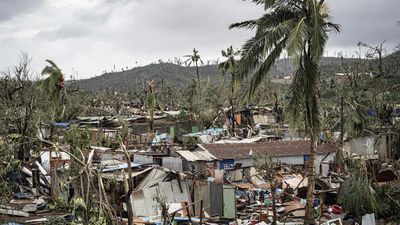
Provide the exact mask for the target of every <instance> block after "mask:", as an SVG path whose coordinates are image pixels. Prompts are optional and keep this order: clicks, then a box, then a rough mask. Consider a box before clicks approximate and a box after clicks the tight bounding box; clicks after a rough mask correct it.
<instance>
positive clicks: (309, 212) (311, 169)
mask: <svg viewBox="0 0 400 225" xmlns="http://www.w3.org/2000/svg"><path fill="white" fill-rule="evenodd" d="M315 133H316V132H312V133H311V137H310V138H311V146H310V156H309V161H308V168H307V174H308V184H307V205H306V214H305V220H304V224H306V225H310V224H315V223H314V215H313V201H314V189H315V161H316V155H317V145H318V138H317V137H316V135H315Z"/></svg>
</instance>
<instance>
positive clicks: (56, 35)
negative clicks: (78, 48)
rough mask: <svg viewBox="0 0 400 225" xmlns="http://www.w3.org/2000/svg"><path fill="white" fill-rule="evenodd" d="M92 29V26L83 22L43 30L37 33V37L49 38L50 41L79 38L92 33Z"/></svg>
mask: <svg viewBox="0 0 400 225" xmlns="http://www.w3.org/2000/svg"><path fill="white" fill-rule="evenodd" d="M90 31H91V28H90V27H88V26H85V25H83V24H80V25H79V24H68V25H66V26H62V27H60V28H58V29H53V30H51V29H49V30H42V31H40V32H39V33H37V34H36V36H35V38H38V39H39V40H40V39H47V40H50V41H54V40H62V39H71V38H79V37H83V36H85V35H87V34H90Z"/></svg>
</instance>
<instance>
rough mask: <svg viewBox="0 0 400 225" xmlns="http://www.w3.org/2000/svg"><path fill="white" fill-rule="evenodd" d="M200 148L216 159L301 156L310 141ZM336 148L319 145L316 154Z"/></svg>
mask: <svg viewBox="0 0 400 225" xmlns="http://www.w3.org/2000/svg"><path fill="white" fill-rule="evenodd" d="M199 147H200V148H202V149H204V150H206V151H208V152H209V153H211V155H213V156H215V157H216V158H217V159H219V160H222V159H249V158H252V155H255V154H266V153H268V154H269V155H270V156H302V155H308V154H309V152H310V141H309V140H300V141H274V142H262V143H230V144H201V145H199ZM336 149H337V147H336V146H335V145H332V144H319V145H318V148H317V154H327V153H330V152H335V151H336Z"/></svg>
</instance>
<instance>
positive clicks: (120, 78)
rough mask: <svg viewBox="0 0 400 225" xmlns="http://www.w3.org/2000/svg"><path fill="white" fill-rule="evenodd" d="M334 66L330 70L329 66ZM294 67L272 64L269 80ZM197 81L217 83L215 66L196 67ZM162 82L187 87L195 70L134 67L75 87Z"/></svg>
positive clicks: (130, 87)
mask: <svg viewBox="0 0 400 225" xmlns="http://www.w3.org/2000/svg"><path fill="white" fill-rule="evenodd" d="M355 60H356V59H343V58H334V57H325V58H323V59H322V62H321V64H322V65H323V66H325V67H328V68H331V69H332V68H337V66H338V65H340V64H341V63H343V62H344V63H351V62H354V61H355ZM331 66H333V67H331ZM293 70H294V68H293V65H292V63H291V62H290V60H289V59H281V60H278V61H277V62H276V63H275V66H274V67H273V68H272V69H271V71H270V76H271V77H275V78H276V77H281V76H284V75H289V74H292V73H293ZM199 71H200V78H201V79H209V80H217V79H218V76H220V74H219V72H218V66H217V65H205V66H201V67H199ZM162 79H164V80H165V81H166V82H168V83H170V84H171V85H173V86H174V87H177V88H181V87H186V86H187V85H188V84H190V83H191V82H192V81H193V79H197V76H196V68H195V67H185V66H179V65H176V64H172V63H159V64H150V65H147V66H143V67H136V68H133V69H130V70H125V71H117V72H110V73H105V74H103V75H100V76H96V77H92V78H89V79H84V80H78V81H77V82H76V83H77V85H78V86H80V87H81V88H83V89H84V90H86V91H89V92H92V91H96V90H104V89H109V90H118V91H122V90H123V91H136V90H138V89H143V87H145V85H146V83H145V82H146V80H155V81H160V80H162Z"/></svg>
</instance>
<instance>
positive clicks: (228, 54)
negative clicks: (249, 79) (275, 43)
mask: <svg viewBox="0 0 400 225" xmlns="http://www.w3.org/2000/svg"><path fill="white" fill-rule="evenodd" d="M221 54H222V56H223V57H225V58H227V59H226V60H225V61H224V62H221V63H220V64H219V65H218V69H219V71H220V72H221V75H222V76H226V74H230V76H231V83H230V88H231V98H230V105H231V120H232V121H231V122H232V128H231V132H232V134H233V133H234V131H235V111H234V102H235V93H236V90H237V88H238V85H239V81H240V77H239V74H238V59H237V57H238V56H239V54H240V52H239V51H235V50H234V49H233V47H232V46H230V47H229V48H227V49H226V51H225V50H221Z"/></svg>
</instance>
